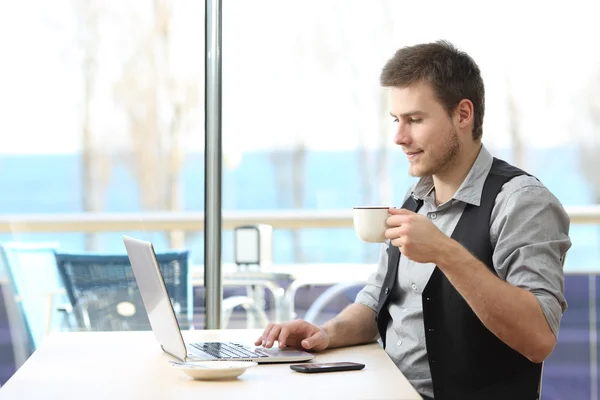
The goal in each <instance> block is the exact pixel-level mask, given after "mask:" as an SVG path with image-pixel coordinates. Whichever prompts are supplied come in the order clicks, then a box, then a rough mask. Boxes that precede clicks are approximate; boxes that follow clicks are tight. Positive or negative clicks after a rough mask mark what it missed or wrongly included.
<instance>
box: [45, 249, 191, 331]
mask: <svg viewBox="0 0 600 400" xmlns="http://www.w3.org/2000/svg"><path fill="white" fill-rule="evenodd" d="M55 258H56V264H57V266H58V270H59V272H60V275H61V277H62V279H63V282H64V284H65V288H66V290H67V294H68V297H69V300H70V303H71V305H72V307H73V312H74V314H75V318H76V321H77V324H78V326H79V328H80V329H81V330H91V331H123V330H149V329H150V323H149V321H148V316H147V314H146V311H145V309H144V304H143V302H142V298H141V295H140V293H139V289H138V286H137V283H136V281H135V277H134V275H133V269H132V268H131V264H130V262H129V258H128V257H127V255H126V254H118V255H112V254H98V253H64V252H58V251H56V252H55ZM156 258H157V260H158V264H159V267H160V269H161V272H162V275H163V278H164V281H165V285H166V287H167V292H168V293H169V297H170V298H171V303H172V304H173V308H174V309H175V313H176V315H177V319H178V321H179V324H180V326H181V327H182V329H188V328H189V327H190V326H191V322H192V317H193V304H192V290H191V282H190V279H189V274H188V251H185V250H184V251H169V252H164V253H158V254H157V255H156Z"/></svg>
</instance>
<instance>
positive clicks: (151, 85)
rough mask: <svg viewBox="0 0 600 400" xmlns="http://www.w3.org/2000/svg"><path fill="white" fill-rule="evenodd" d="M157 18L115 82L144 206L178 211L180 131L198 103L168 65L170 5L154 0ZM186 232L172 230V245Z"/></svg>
mask: <svg viewBox="0 0 600 400" xmlns="http://www.w3.org/2000/svg"><path fill="white" fill-rule="evenodd" d="M152 5H153V12H154V19H153V21H152V24H151V26H150V27H149V28H147V29H142V32H143V33H142V34H141V36H140V39H139V42H138V45H137V46H136V51H135V52H134V53H133V54H132V55H131V56H130V57H129V59H128V60H127V62H126V63H125V64H124V67H123V72H122V75H121V78H120V79H119V81H118V82H117V84H116V86H115V96H116V97H117V99H119V101H120V102H121V103H122V104H123V107H124V110H125V114H126V117H127V121H128V124H129V133H130V138H131V142H132V147H133V150H132V152H133V154H132V160H131V161H132V166H133V169H134V172H135V175H136V178H137V182H138V183H139V190H140V202H141V206H142V208H143V209H144V210H152V211H158V210H168V211H180V210H181V209H182V207H183V200H182V199H181V192H182V181H181V171H182V168H183V165H184V162H185V153H184V150H183V145H182V135H183V132H184V131H185V124H186V120H187V118H188V117H189V115H190V113H191V112H192V110H193V108H194V107H195V106H196V105H197V101H198V98H197V87H196V85H194V83H195V82H185V81H181V80H178V79H177V78H176V77H175V75H174V73H173V72H172V70H171V68H170V58H171V27H172V5H171V3H170V2H169V1H168V0H154V2H153V3H152ZM184 241H185V238H184V235H183V232H169V243H170V246H171V247H184V245H185V243H184Z"/></svg>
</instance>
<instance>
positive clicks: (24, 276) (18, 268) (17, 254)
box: [0, 242, 69, 368]
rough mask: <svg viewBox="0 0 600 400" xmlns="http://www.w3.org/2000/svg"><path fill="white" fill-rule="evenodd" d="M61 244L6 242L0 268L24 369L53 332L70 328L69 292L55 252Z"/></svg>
mask: <svg viewBox="0 0 600 400" xmlns="http://www.w3.org/2000/svg"><path fill="white" fill-rule="evenodd" d="M58 246H59V245H58V243H54V242H52V243H35V242H32V243H28V242H5V243H2V244H1V245H0V265H2V266H3V267H4V271H5V274H6V277H7V278H8V282H9V287H7V288H6V289H7V290H6V291H3V293H4V297H5V299H4V300H5V305H6V308H7V314H8V319H9V327H10V332H11V336H12V345H13V352H14V358H15V364H16V366H17V368H18V367H20V366H21V365H22V364H23V363H24V362H25V360H27V358H28V357H29V355H31V353H32V352H33V351H34V350H35V349H37V348H38V347H39V345H40V343H41V342H42V340H43V339H44V337H45V336H46V335H47V334H48V333H49V332H50V331H51V330H57V329H58V330H64V329H65V328H68V327H69V318H68V314H66V313H64V312H63V313H61V312H60V310H63V311H67V310H66V309H65V308H64V306H65V305H66V304H67V298H66V292H65V289H64V285H63V283H62V280H61V279H60V276H59V273H58V269H57V268H56V262H55V258H54V251H55V249H56V248H57V247H58Z"/></svg>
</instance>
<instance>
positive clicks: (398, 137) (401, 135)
mask: <svg viewBox="0 0 600 400" xmlns="http://www.w3.org/2000/svg"><path fill="white" fill-rule="evenodd" d="M411 141H412V139H411V135H410V127H409V126H408V125H406V124H402V123H399V124H398V129H397V130H396V134H395V135H394V143H396V144H397V145H398V146H406V145H410V143H411Z"/></svg>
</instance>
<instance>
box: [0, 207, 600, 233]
mask: <svg viewBox="0 0 600 400" xmlns="http://www.w3.org/2000/svg"><path fill="white" fill-rule="evenodd" d="M566 210H567V213H568V214H569V216H570V218H571V224H591V225H596V224H598V225H600V205H594V206H577V207H566ZM222 220H223V229H224V230H230V229H233V228H234V227H236V226H240V225H246V224H268V225H272V226H273V228H274V229H301V228H352V210H317V211H316V210H277V211H225V212H223V218H222ZM203 230H204V213H201V212H140V213H68V214H13V215H0V233H41V232H86V233H87V232H123V231H154V232H156V231H181V232H198V231H203Z"/></svg>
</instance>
